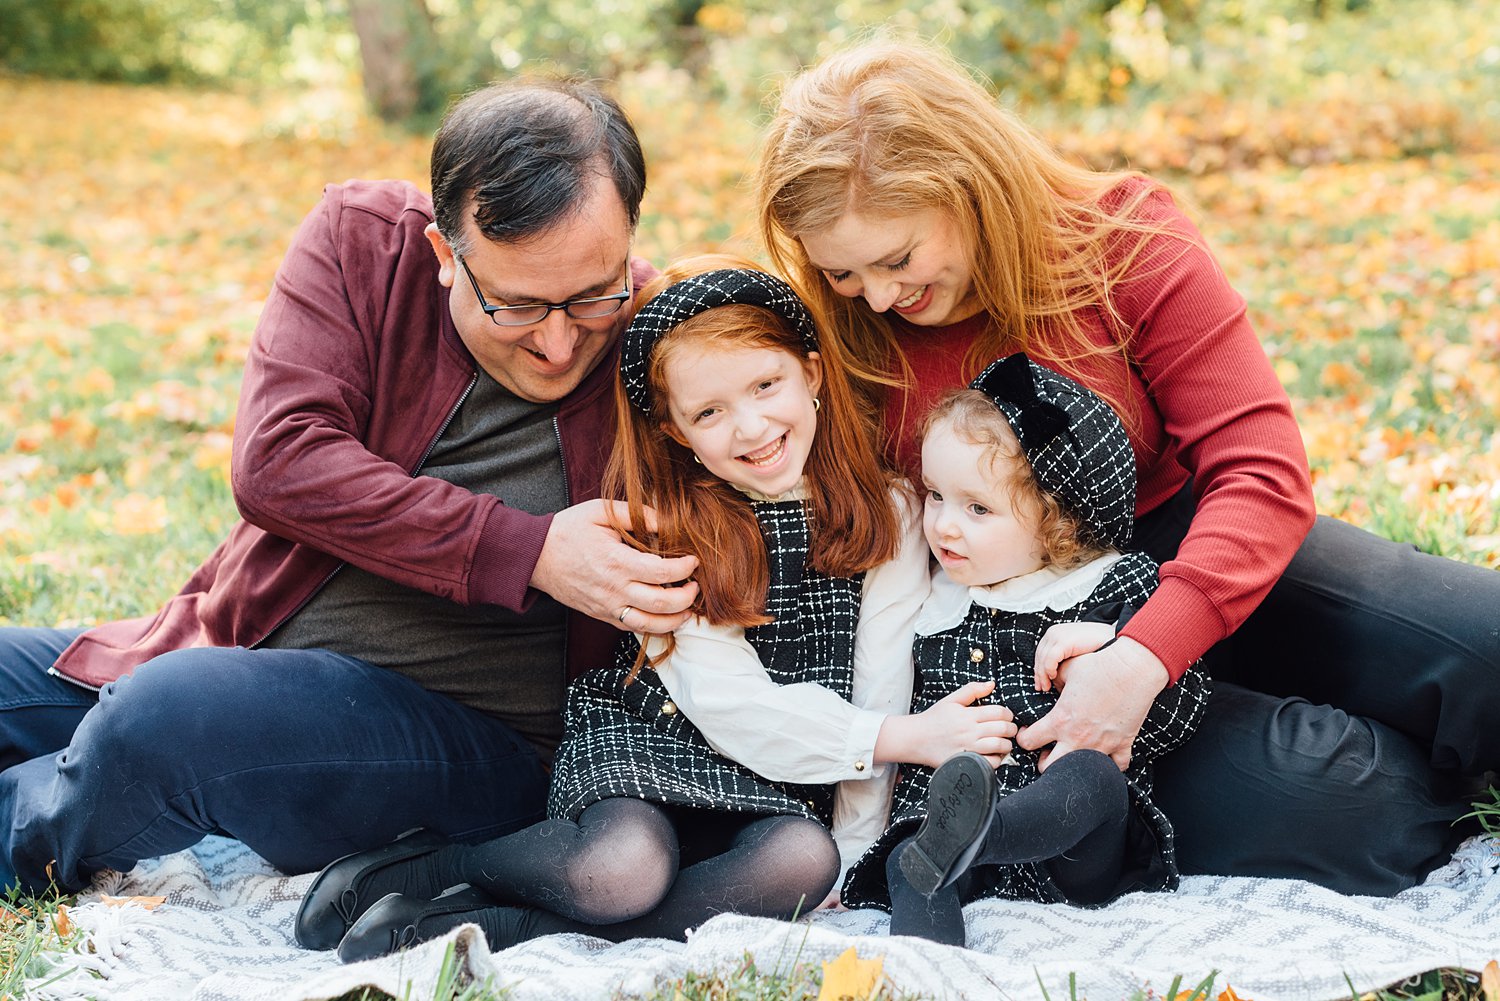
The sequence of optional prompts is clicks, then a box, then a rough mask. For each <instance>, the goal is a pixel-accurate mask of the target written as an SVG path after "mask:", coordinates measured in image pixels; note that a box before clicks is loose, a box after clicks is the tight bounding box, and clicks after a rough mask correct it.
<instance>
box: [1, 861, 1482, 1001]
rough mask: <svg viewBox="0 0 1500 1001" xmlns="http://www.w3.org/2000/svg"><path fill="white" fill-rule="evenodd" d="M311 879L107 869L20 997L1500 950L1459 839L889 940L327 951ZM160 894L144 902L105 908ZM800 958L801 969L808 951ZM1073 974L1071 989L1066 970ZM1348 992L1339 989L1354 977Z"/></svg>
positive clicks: (819, 936) (1034, 981) (183, 866)
mask: <svg viewBox="0 0 1500 1001" xmlns="http://www.w3.org/2000/svg"><path fill="white" fill-rule="evenodd" d="M311 880H312V877H311V876H308V875H303V876H284V875H282V874H280V873H278V872H277V871H275V870H274V869H272V868H271V867H270V866H269V865H268V864H267V863H266V862H264V861H262V860H261V859H260V858H259V857H258V856H256V855H254V854H253V853H251V852H250V851H249V850H248V849H246V848H245V847H243V846H242V845H240V844H239V843H238V842H235V841H229V840H225V839H222V838H210V839H208V840H207V841H205V842H203V843H202V844H201V845H199V846H198V847H197V848H195V849H193V850H191V851H185V852H179V853H177V854H175V855H170V856H167V857H165V858H161V859H155V860H152V861H150V862H146V863H142V864H141V865H139V866H137V867H136V868H135V869H134V870H133V871H132V872H130V873H126V874H119V873H104V874H102V875H101V876H100V878H99V879H97V880H96V881H95V883H94V885H93V887H92V888H91V890H90V892H89V893H88V894H85V895H84V896H83V897H81V898H80V901H79V904H78V906H76V907H74V908H73V909H72V912H71V915H72V919H73V921H74V923H75V924H76V925H77V926H78V927H79V928H81V929H83V930H84V932H85V934H84V935H83V936H82V940H81V941H80V943H79V945H78V948H77V950H76V951H75V952H73V953H71V954H68V955H66V956H64V957H61V958H60V959H59V961H58V965H57V967H56V968H55V969H54V970H53V971H52V973H51V974H50V976H49V977H48V978H46V979H49V980H50V983H47V984H45V985H39V984H37V983H33V984H32V985H31V986H30V987H29V988H28V990H27V992H26V995H25V996H26V997H27V998H36V999H73V998H96V999H99V1001H163V999H167V1001H177V999H182V1001H189V999H191V1001H267V999H288V1001H324V999H333V998H338V997H340V996H341V995H344V994H347V993H348V992H350V991H351V990H354V989H357V988H359V987H361V986H370V987H374V988H378V989H379V990H381V991H384V992H385V993H387V994H390V995H392V996H394V997H396V998H410V999H413V1001H422V999H429V998H432V997H433V996H434V993H433V992H434V987H435V983H436V981H437V978H438V975H439V974H438V971H439V969H440V968H441V967H442V965H443V963H444V957H445V953H446V952H447V951H448V949H449V948H450V947H451V948H452V949H453V950H454V953H455V956H456V957H457V962H458V964H459V966H460V969H461V975H462V974H466V975H468V976H472V977H474V978H476V979H478V980H480V981H483V980H485V979H486V978H491V979H492V982H493V984H494V985H495V986H496V987H503V988H505V989H507V990H508V991H509V993H508V994H507V995H506V996H507V997H509V998H514V999H516V1001H528V999H533V998H535V999H543V998H545V999H552V1001H555V999H564V1001H566V999H574V998H577V999H595V998H611V997H629V996H631V995H632V994H635V993H640V992H646V991H649V990H651V989H652V988H653V986H655V985H657V984H658V983H663V982H670V981H671V980H674V979H676V978H679V977H681V976H683V975H684V974H686V973H688V972H690V971H696V972H699V973H705V972H709V971H712V970H715V969H720V970H727V969H731V968H735V967H738V966H739V965H740V964H742V963H743V962H744V961H745V958H746V956H747V954H748V955H750V956H753V957H754V960H755V963H756V966H757V968H759V969H761V970H772V969H776V968H777V967H778V965H779V966H780V968H781V969H783V970H787V969H790V967H791V964H792V962H793V960H794V959H795V960H796V961H798V962H801V963H806V964H817V963H819V962H823V961H827V960H831V959H833V958H835V957H836V956H838V955H839V954H840V953H842V952H843V951H844V950H846V949H848V948H849V947H850V946H851V945H852V946H855V947H856V948H857V949H858V953H859V955H860V957H861V958H871V957H874V956H883V957H884V969H885V974H886V977H887V979H888V981H889V982H890V983H891V984H892V985H893V986H894V987H895V988H896V991H897V992H898V993H899V992H903V991H904V992H907V993H909V994H911V995H916V996H922V997H932V998H943V999H953V998H1006V999H1023V998H1024V999H1032V998H1041V997H1043V996H1044V995H1043V992H1044V991H1045V996H1049V997H1052V998H1067V997H1072V996H1079V997H1082V996H1087V997H1089V998H1093V999H1097V1001H1107V999H1115V998H1120V999H1124V998H1129V997H1130V996H1132V995H1133V994H1135V993H1136V992H1138V991H1141V990H1143V989H1149V990H1150V991H1152V992H1153V993H1154V995H1155V996H1157V997H1161V996H1162V995H1163V994H1164V993H1165V992H1166V991H1167V990H1168V988H1169V987H1170V986H1171V984H1172V982H1173V981H1174V979H1176V978H1178V977H1179V976H1180V977H1181V985H1182V988H1183V989H1190V988H1191V987H1193V986H1196V985H1197V984H1198V983H1199V982H1200V981H1202V980H1203V979H1204V978H1206V977H1208V976H1209V975H1210V974H1214V977H1215V979H1214V981H1213V988H1212V990H1213V994H1211V995H1210V996H1215V995H1217V994H1218V993H1219V992H1220V991H1222V990H1223V988H1224V987H1225V986H1230V987H1233V989H1234V991H1235V993H1236V994H1237V995H1238V996H1239V997H1241V998H1247V999H1253V1001H1334V999H1339V998H1345V999H1347V998H1349V997H1351V993H1352V994H1358V993H1362V992H1365V991H1369V990H1374V989H1377V988H1380V987H1383V986H1386V985H1390V984H1393V983H1396V982H1398V981H1400V980H1403V979H1405V978H1407V977H1409V976H1413V975H1416V974H1419V973H1422V972H1424V971H1427V970H1432V969H1437V968H1440V967H1457V968H1467V969H1469V970H1476V971H1477V970H1480V969H1481V968H1482V967H1483V966H1484V964H1485V963H1486V962H1488V961H1489V960H1492V959H1495V958H1497V956H1500V844H1497V843H1496V842H1494V841H1491V840H1487V839H1482V838H1473V839H1470V840H1469V841H1467V842H1465V843H1464V844H1463V845H1462V846H1461V847H1460V849H1459V851H1458V853H1457V854H1456V855H1455V857H1454V858H1453V860H1452V861H1451V862H1450V863H1449V864H1448V865H1446V866H1444V867H1443V868H1441V869H1439V870H1437V871H1436V872H1434V873H1432V875H1431V876H1429V877H1428V879H1427V880H1426V881H1425V882H1424V883H1422V884H1421V885H1420V886H1417V887H1414V888H1412V889H1410V890H1407V891H1405V892H1403V893H1401V894H1398V895H1397V896H1395V897H1392V898H1389V899H1385V898H1375V897H1348V896H1343V895H1341V894H1338V893H1334V892H1332V891H1330V890H1325V889H1322V888H1321V887H1318V886H1314V885H1312V884H1310V883H1304V882H1300V881H1296V880H1279V879H1247V878H1223V877H1211V876H1192V877H1187V878H1184V879H1183V881H1182V887H1181V889H1180V890H1179V891H1177V892H1176V893H1164V894H1143V893H1138V894H1130V895H1127V896H1125V897H1122V898H1121V899H1119V900H1117V901H1116V902H1115V903H1113V904H1111V905H1109V906H1108V907H1104V908H1100V909H1096V910H1084V909H1079V908H1074V907H1068V906H1064V905H1057V904H1033V903H1013V902H1003V901H996V900H989V901H982V902H980V903H976V904H973V905H971V906H970V907H969V908H967V909H966V911H965V918H966V920H967V922H968V933H969V940H970V948H969V949H957V948H952V947H948V946H939V945H933V944H931V943H928V942H924V941H922V940H920V939H913V938H891V937H889V935H888V934H887V927H888V924H889V921H888V919H887V918H886V916H885V915H884V914H882V913H880V912H878V911H850V912H844V913H820V914H816V915H814V916H813V917H812V918H811V919H810V920H808V921H805V922H802V923H795V924H794V923H786V922H778V921H770V920H765V919H759V918H746V917H740V916H737V915H728V914H726V915H720V916H718V917H716V918H714V919H713V920H711V921H708V922H707V923H705V924H704V925H703V926H702V927H700V928H698V929H696V930H695V931H693V932H692V934H691V935H690V936H689V937H688V940H687V942H686V943H685V944H684V943H681V942H668V941H664V940H661V939H641V940H637V941H633V942H629V943H626V944H623V945H612V944H610V943H607V942H604V941H601V940H599V939H595V938H589V937H586V936H581V935H556V936H551V937H548V938H543V939H539V940H536V941H533V942H528V943H525V944H523V945H520V946H517V947H516V948H513V949H507V950H505V951H503V952H498V953H494V952H491V951H490V949H489V948H488V947H487V945H486V943H485V941H484V937H483V936H482V935H480V934H479V932H478V929H477V927H475V926H473V925H466V926H464V927H463V928H460V929H457V930H456V931H454V932H453V933H451V934H450V935H449V936H447V937H446V938H445V939H441V940H438V941H435V942H429V943H426V944H424V945H422V946H419V947H417V948H416V949H413V950H411V951H409V952H407V953H404V954H401V955H398V956H391V957H386V958H385V959H380V960H374V961H371V962H368V963H362V964H356V965H353V966H340V965H339V963H338V960H337V959H336V958H335V957H334V956H333V954H332V953H312V952H303V951H301V950H299V949H298V948H297V946H296V944H295V943H294V942H293V940H292V916H293V914H294V913H295V911H296V908H297V903H298V901H299V900H300V899H301V897H302V892H303V890H304V889H305V888H306V887H307V885H308V884H309V882H311ZM104 894H110V895H115V896H137V895H138V896H148V897H149V896H161V897H165V898H166V900H165V902H164V903H163V904H162V905H161V906H159V907H156V908H155V909H152V910H147V909H145V908H144V907H141V906H136V905H130V906H123V907H122V906H110V905H106V904H105V903H103V902H102V901H100V900H99V897H100V896H101V895H104ZM814 968H816V967H815V966H814ZM1070 977H1076V981H1075V983H1076V986H1074V987H1070V983H1069V978H1070ZM1351 988H1352V992H1351Z"/></svg>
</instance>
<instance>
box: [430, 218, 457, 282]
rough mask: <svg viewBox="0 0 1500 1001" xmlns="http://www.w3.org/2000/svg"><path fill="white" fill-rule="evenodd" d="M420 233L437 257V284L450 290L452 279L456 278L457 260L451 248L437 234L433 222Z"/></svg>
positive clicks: (435, 224)
mask: <svg viewBox="0 0 1500 1001" xmlns="http://www.w3.org/2000/svg"><path fill="white" fill-rule="evenodd" d="M422 233H423V234H424V235H425V236H426V237H427V242H428V243H430V244H432V252H433V253H434V254H436V255H437V259H438V284H439V285H441V286H443V287H444V288H452V287H453V279H455V278H456V277H458V258H457V257H455V256H454V255H453V248H452V247H450V246H449V245H448V241H447V240H446V239H444V237H443V234H441V233H439V232H438V228H437V223H435V222H430V223H428V224H427V228H426V229H424V230H422Z"/></svg>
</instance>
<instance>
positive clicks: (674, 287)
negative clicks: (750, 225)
mask: <svg viewBox="0 0 1500 1001" xmlns="http://www.w3.org/2000/svg"><path fill="white" fill-rule="evenodd" d="M733 305H741V306H760V307H762V308H764V309H769V310H770V311H771V312H773V313H775V314H776V315H777V316H779V317H781V318H782V319H783V320H785V321H786V322H787V325H788V326H790V327H791V328H792V330H794V331H796V332H797V333H798V334H800V335H801V336H802V343H803V345H804V346H805V347H806V348H807V350H808V351H816V350H818V332H817V329H816V328H815V327H814V326H813V321H812V315H811V314H810V313H808V311H807V307H806V306H804V305H803V304H802V300H801V299H799V298H797V293H796V292H793V291H792V287H791V286H790V285H788V284H787V283H786V282H784V281H782V280H781V279H780V278H777V277H776V276H775V275H769V274H766V273H765V272H764V271H753V270H750V269H749V268H732V269H731V268H726V269H723V270H720V271H709V272H706V273H704V274H701V275H694V276H693V277H691V278H684V279H683V280H682V281H680V282H674V283H673V284H671V285H668V286H667V287H666V288H664V289H662V290H661V291H660V292H659V293H657V294H656V296H655V297H653V298H652V300H651V301H650V302H648V303H646V305H645V306H643V307H641V310H640V312H638V313H636V314H635V318H634V319H632V320H631V321H630V326H628V327H626V328H625V334H624V336H623V337H622V339H621V344H620V378H621V380H622V381H623V382H624V383H625V395H626V396H628V397H629V398H630V402H631V403H632V404H634V405H635V407H636V409H637V410H639V411H641V413H644V414H649V413H651V389H650V386H649V385H648V380H647V373H648V371H649V369H650V366H651V352H652V351H654V350H655V349H656V342H657V341H658V340H660V339H661V336H662V335H663V334H665V333H666V332H667V331H669V330H671V329H672V328H673V327H675V326H677V325H678V324H679V323H681V322H682V321H684V320H686V319H689V318H690V317H694V316H697V315H698V314H699V313H704V312H707V311H708V310H710V309H714V308H716V307H718V306H733Z"/></svg>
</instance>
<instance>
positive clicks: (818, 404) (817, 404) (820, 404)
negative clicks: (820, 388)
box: [813, 396, 823, 413]
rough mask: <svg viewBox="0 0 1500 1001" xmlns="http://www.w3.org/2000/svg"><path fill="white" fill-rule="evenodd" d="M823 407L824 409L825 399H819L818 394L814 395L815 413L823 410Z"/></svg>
mask: <svg viewBox="0 0 1500 1001" xmlns="http://www.w3.org/2000/svg"><path fill="white" fill-rule="evenodd" d="M822 409H823V401H822V400H820V399H818V398H817V397H816V396H814V397H813V413H817V412H818V411H819V410H822Z"/></svg>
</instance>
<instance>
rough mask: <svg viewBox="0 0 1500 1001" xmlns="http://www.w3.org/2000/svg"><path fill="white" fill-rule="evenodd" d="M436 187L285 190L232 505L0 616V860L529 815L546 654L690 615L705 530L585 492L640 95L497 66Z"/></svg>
mask: <svg viewBox="0 0 1500 1001" xmlns="http://www.w3.org/2000/svg"><path fill="white" fill-rule="evenodd" d="M432 189H433V197H432V199H431V201H430V202H429V200H428V199H427V198H426V197H425V196H423V195H422V194H421V193H420V192H418V191H417V189H416V188H414V187H412V186H410V185H407V184H402V183H398V182H350V183H348V184H345V185H337V186H331V187H329V188H328V189H327V191H326V192H325V195H324V199H323V201H322V203H321V204H320V205H319V206H318V207H317V208H316V209H315V210H314V211H313V212H312V214H311V215H309V216H308V218H307V219H306V220H305V221H304V222H303V224H302V226H301V228H300V229H299V231H298V233H297V235H296V237H295V239H294V241H293V244H292V247H291V249H290V251H289V252H288V254H287V257H286V259H285V260H284V261H283V263H282V266H281V269H280V270H279V272H278V273H277V277H276V282H275V285H274V287H273V289H272V291H271V294H270V296H269V298H268V300H267V302H266V307H265V310H264V312H263V314H262V316H261V320H260V323H259V324H258V326H257V329H256V334H255V340H254V343H253V344H252V346H251V350H250V356H249V359H248V360H247V362H246V368H245V378H244V385H243V388H242V392H241V398H240V404H239V412H238V417H237V421H236V431H235V447H234V462H233V486H234V493H235V500H236V502H237V504H238V505H239V508H240V512H241V514H242V516H243V519H244V520H243V521H242V522H240V523H239V524H237V525H236V526H235V528H234V529H233V531H232V532H231V533H230V535H229V538H228V539H227V540H226V541H225V542H224V543H223V544H222V545H221V546H220V547H219V548H218V550H217V551H216V552H215V553H214V554H213V555H212V556H211V557H210V558H209V560H208V562H207V563H205V564H204V565H203V566H202V567H200V568H199V570H198V571H197V572H196V573H195V574H194V575H193V577H192V579H191V580H189V581H188V583H187V584H186V585H185V586H184V588H183V589H182V591H181V592H180V593H179V594H178V595H177V596H175V597H174V598H173V599H172V600H171V601H170V602H168V604H167V605H166V606H165V607H164V608H163V609H161V610H160V611H159V612H158V613H157V614H156V615H154V616H149V617H146V618H142V619H135V620H130V621H126V622H115V623H110V624H107V625H103V626H100V627H98V628H95V629H93V630H89V631H87V632H83V633H81V634H80V633H77V632H74V631H66V630H47V629H6V630H0V769H3V771H0V883H5V884H10V883H14V882H15V881H16V879H17V878H19V880H20V882H21V884H22V886H23V888H25V889H27V890H29V891H31V892H38V891H40V890H41V889H43V888H45V886H46V885H47V883H48V881H49V879H52V880H55V881H56V883H57V884H58V885H59V886H61V887H63V888H64V889H69V890H72V889H78V888H80V887H82V886H84V885H86V884H87V883H88V881H89V878H90V876H91V875H92V873H93V872H95V871H97V870H99V869H102V868H106V867H107V868H114V869H122V870H126V869H129V868H131V867H132V866H133V865H134V864H135V862H136V861H138V860H139V859H142V858H147V857H151V856H155V855H160V854H165V853H167V852H172V851H177V850H179V849H182V848H185V847H187V846H189V845H192V844H194V843H195V842H197V841H198V840H199V839H200V838H202V837H203V836H204V835H205V834H210V833H215V832H218V833H224V834H228V835H231V836H234V837H238V838H239V839H241V840H242V841H244V842H245V843H246V844H247V845H249V846H250V847H251V848H253V849H255V850H256V851H257V852H259V853H260V854H261V855H263V856H264V857H265V858H267V859H268V860H269V861H271V862H272V863H273V864H275V865H276V866H277V867H279V868H281V869H284V870H287V871H290V872H300V871H307V870H312V869H316V868H319V867H321V866H323V865H324V864H326V863H327V862H328V861H329V860H331V859H333V858H335V857H337V856H340V855H343V854H345V853H347V852H351V851H355V850H359V849H364V848H369V847H372V846H374V845H379V844H383V843H385V842H388V841H390V840H391V839H392V838H394V837H395V836H397V835H398V834H400V833H401V832H403V831H406V830H408V829H410V828H413V827H418V826H422V827H429V828H432V829H434V830H437V831H439V832H442V833H444V834H447V835H449V836H452V837H456V838H477V837H487V836H493V835H495V834H499V833H503V832H505V831H508V830H511V829H513V828H516V827H520V826H523V825H526V824H529V823H531V822H533V821H535V820H536V819H538V818H539V817H540V816H541V815H542V813H543V807H544V800H545V794H546V786H547V762H548V759H549V757H550V752H551V749H552V747H553V746H554V745H555V744H556V741H557V739H558V737H559V735H560V733H559V731H560V725H561V724H560V720H559V715H558V713H559V709H560V707H561V704H562V697H563V686H564V684H565V682H566V680H567V678H570V677H573V676H576V675H577V674H578V673H579V672H581V671H582V670H586V669H588V668H589V667H593V666H598V665H601V664H603V663H605V662H606V661H607V657H608V652H609V649H610V645H611V643H612V640H613V638H614V636H616V635H618V633H617V632H616V631H615V630H618V629H632V630H637V631H648V632H663V631H668V630H670V629H672V628H675V627H676V626H677V625H679V624H680V623H681V621H682V620H683V618H684V617H685V610H686V608H687V607H688V605H689V604H690V603H691V601H692V600H693V598H694V597H695V596H696V593H697V588H696V585H694V584H692V583H688V584H686V585H685V586H682V587H670V588H669V587H663V586H662V585H665V584H669V583H674V582H677V581H681V580H684V579H686V578H688V577H689V576H690V575H691V574H692V572H693V570H694V568H695V565H696V564H695V561H694V560H692V559H691V558H679V559H673V560H664V559H659V558H657V557H654V556H650V555H647V554H643V553H637V552H635V551H634V550H632V549H631V548H629V547H628V546H626V545H625V544H624V543H623V542H621V540H620V537H619V535H618V534H617V533H616V532H615V530H614V529H613V528H611V527H610V521H609V517H608V512H607V510H606V506H605V503H604V502H603V501H600V500H597V499H592V500H590V498H597V497H598V494H599V480H600V476H601V470H602V466H603V462H604V459H605V456H606V454H607V451H608V447H609V443H610V440H611V438H612V436H613V411H612V405H613V401H612V393H611V392H610V387H611V384H612V379H613V369H614V358H615V347H616V341H617V338H618V335H619V332H620V330H621V329H622V327H623V325H624V323H625V322H626V320H627V319H628V316H629V313H630V308H629V306H628V304H627V300H628V299H629V298H630V296H631V294H632V291H633V289H634V288H635V287H636V286H637V285H638V284H639V282H640V281H641V280H643V279H644V278H646V277H649V274H650V269H649V267H648V266H646V265H644V264H641V263H640V262H634V261H632V260H631V259H630V257H629V251H630V242H631V237H632V235H633V231H634V228H635V224H636V220H637V218H638V213H639V206H640V199H641V196H642V193H643V191H644V189H645V165H644V162H643V160H642V155H641V149H640V145H639V142H638V140H637V138H636V136H635V133H634V131H633V129H632V128H631V126H630V123H629V121H628V120H627V119H626V118H625V115H624V113H623V112H622V111H621V110H620V108H619V107H618V106H617V105H615V104H614V102H612V101H611V100H609V99H608V98H606V97H605V96H603V95H602V94H601V93H599V92H598V91H597V90H595V89H594V88H592V87H590V86H587V85H578V84H573V83H562V82H540V81H532V82H519V83H515V84H511V85H505V86H501V87H493V88H489V89H487V90H484V91H481V92H478V93H476V94H474V95H471V96H470V97H468V98H466V99H465V100H463V101H462V102H460V103H459V104H458V105H456V106H455V107H454V108H453V109H452V111H451V112H450V113H449V115H448V116H447V118H445V120H444V123H443V125H442V127H441V128H440V129H439V132H438V135H437V137H436V139H435V141H434V146H433V155H432ZM552 512H555V513H552ZM610 627H614V628H613V629H612V628H610ZM95 688H97V689H98V691H97V694H96V693H95V691H94V689H95Z"/></svg>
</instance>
